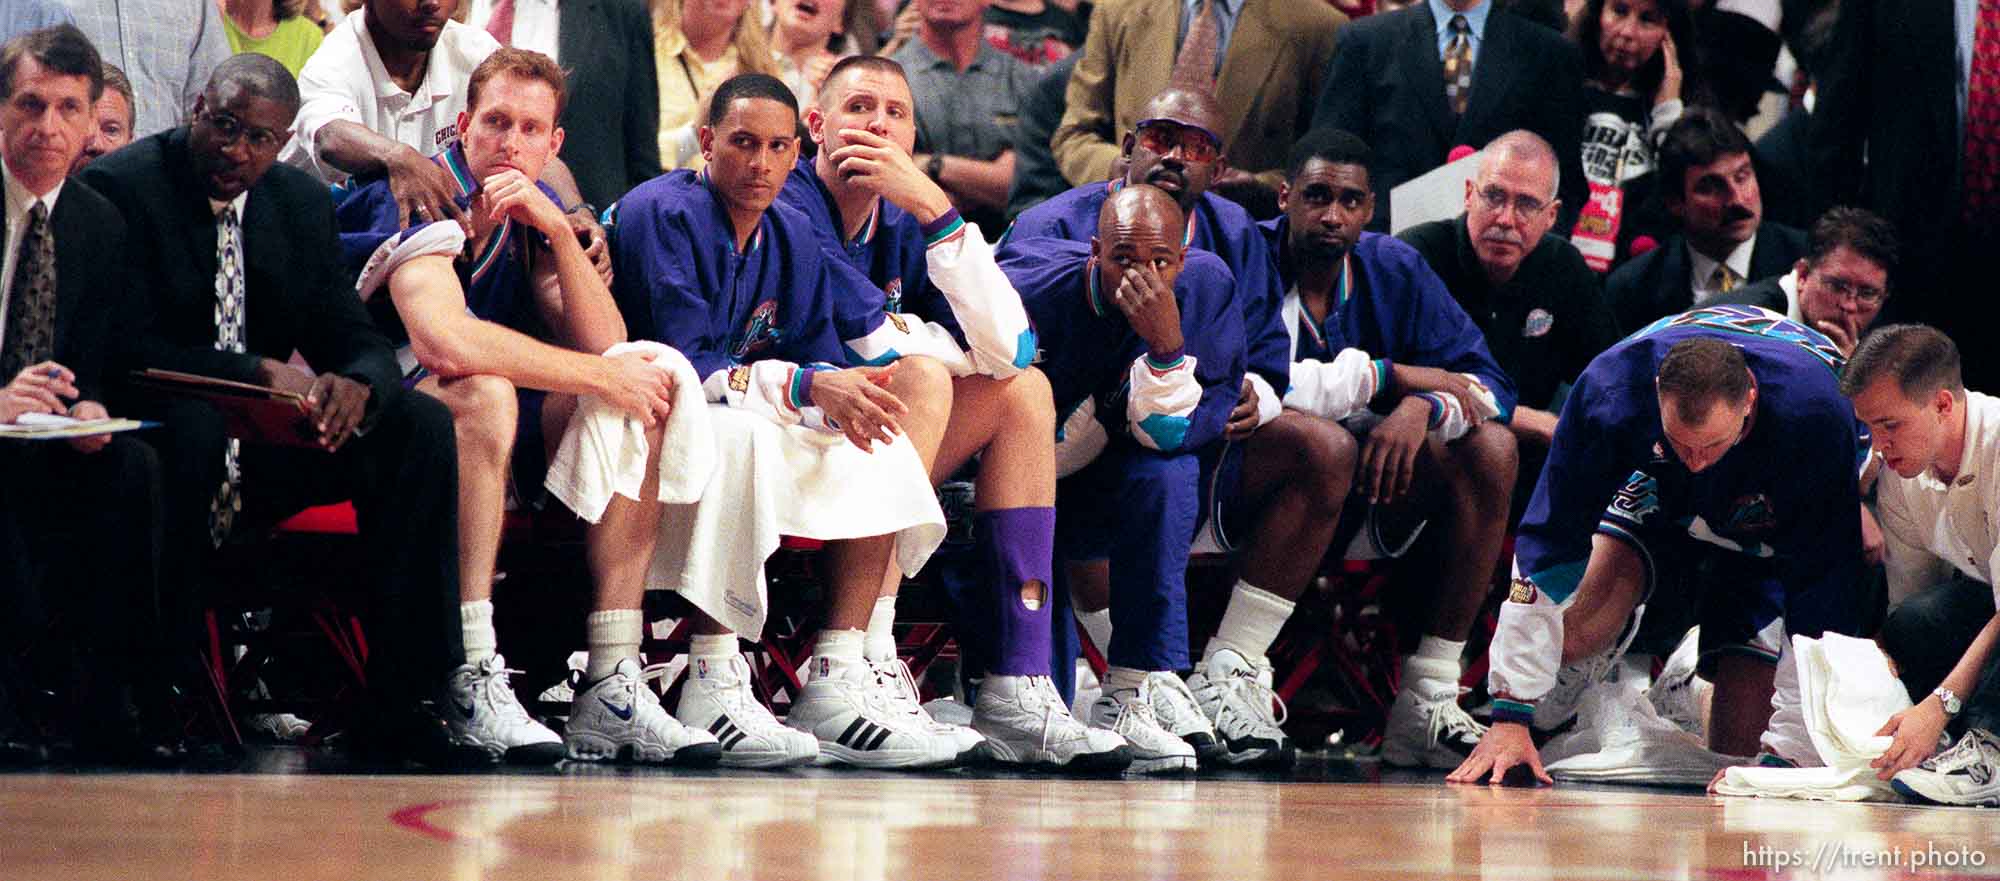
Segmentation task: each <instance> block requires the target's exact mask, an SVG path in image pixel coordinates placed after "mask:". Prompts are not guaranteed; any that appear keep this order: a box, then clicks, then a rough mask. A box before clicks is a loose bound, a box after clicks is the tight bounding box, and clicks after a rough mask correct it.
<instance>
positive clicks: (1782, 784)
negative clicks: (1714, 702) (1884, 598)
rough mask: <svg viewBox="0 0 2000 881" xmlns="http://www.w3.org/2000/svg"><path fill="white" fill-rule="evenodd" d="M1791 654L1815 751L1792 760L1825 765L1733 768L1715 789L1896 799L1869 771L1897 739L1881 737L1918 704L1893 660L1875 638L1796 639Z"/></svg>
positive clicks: (1825, 798) (1788, 795)
mask: <svg viewBox="0 0 2000 881" xmlns="http://www.w3.org/2000/svg"><path fill="white" fill-rule="evenodd" d="M1790 654H1791V655H1793V656H1795V657H1796V658H1797V661H1796V663H1797V667H1798V673H1797V678H1798V694H1799V710H1800V712H1801V713H1802V714H1803V716H1804V717H1805V723H1804V724H1805V729H1806V733H1807V735H1808V736H1809V737H1810V738H1811V744H1810V746H1811V749H1812V750H1813V752H1814V753H1815V754H1814V755H1812V756H1792V757H1790V758H1794V759H1795V760H1798V761H1800V762H1802V763H1808V764H1809V763H1811V762H1814V761H1816V762H1818V763H1819V764H1820V765H1822V767H1807V768H1731V769H1729V771H1728V773H1726V774H1724V775H1723V778H1722V780H1721V782H1719V783H1717V784H1716V787H1715V791H1716V792H1717V793H1718V794H1721V795H1741V796H1762V797H1766V798H1804V799H1814V800H1820V801H1886V800H1894V799H1895V798H1896V795H1895V790H1893V789H1891V788H1890V787H1889V784H1888V783H1887V782H1885V781H1882V780H1877V779H1875V769H1874V768H1870V767H1868V763H1869V762H1871V761H1874V760H1875V758H1876V757H1877V756H1880V755H1881V754H1882V753H1883V752H1884V751H1885V750H1887V749H1888V748H1889V744H1890V743H1891V742H1892V738H1889V737H1886V736H1882V737H1878V736H1876V734H1875V732H1876V731H1877V730H1880V729H1881V727H1882V723H1884V722H1886V721H1888V720H1889V717H1890V716H1893V715H1895V714H1896V713H1899V712H1902V711H1903V710H1905V709H1908V708H1909V706H1910V696H1909V693H1908V692H1907V691H1905V690H1904V688H1903V683H1902V682H1901V681H1899V680H1898V679H1897V678H1896V675H1895V673H1893V672H1892V671H1890V669H1889V661H1888V658H1887V657H1885V656H1884V655H1883V654H1882V650H1881V649H1880V648H1879V647H1877V646H1876V645H1875V643H1873V642H1871V641H1869V640H1865V639H1856V638H1854V637H1851V636H1841V635H1839V634H1834V633H1829V634H1827V635H1826V636H1824V637H1822V638H1820V639H1811V638H1808V637H1803V636H1795V637H1793V638H1792V651H1791V652H1790ZM1780 672H1781V674H1782V672H1783V671H1782V670H1781V671H1780ZM1774 702H1776V701H1774ZM1781 709H1782V708H1781ZM1767 739H1768V738H1767Z"/></svg>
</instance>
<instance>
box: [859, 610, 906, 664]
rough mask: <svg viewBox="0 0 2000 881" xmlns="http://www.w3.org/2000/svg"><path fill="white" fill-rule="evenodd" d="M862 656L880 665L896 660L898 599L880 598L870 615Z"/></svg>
mask: <svg viewBox="0 0 2000 881" xmlns="http://www.w3.org/2000/svg"><path fill="white" fill-rule="evenodd" d="M862 654H863V655H864V656H866V657H867V658H868V660H870V661H874V662H876V663H878V664H881V663H888V662H889V661H893V660H895V659H896V658H897V657H899V655H898V654H897V652H896V598H895V597H893V596H886V597H879V598H877V599H876V600H875V609H874V611H871V612H869V613H868V637H867V639H866V640H865V642H864V643H863V645H862Z"/></svg>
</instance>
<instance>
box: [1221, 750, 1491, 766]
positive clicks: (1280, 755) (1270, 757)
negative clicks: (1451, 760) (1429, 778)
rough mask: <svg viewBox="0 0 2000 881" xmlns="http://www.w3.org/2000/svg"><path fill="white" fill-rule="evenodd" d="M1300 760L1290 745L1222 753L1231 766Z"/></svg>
mask: <svg viewBox="0 0 2000 881" xmlns="http://www.w3.org/2000/svg"><path fill="white" fill-rule="evenodd" d="M1298 762H1299V751H1298V749H1297V748H1295V747H1290V746H1286V747H1278V748H1275V749H1274V748H1270V747H1261V748H1258V749H1254V750H1247V751H1243V752H1224V753H1223V755H1222V763H1223V764H1225V765H1228V766H1229V767H1231V768H1289V767H1292V766H1293V765H1296V764H1298ZM1452 767H1457V766H1456V765H1453V766H1452Z"/></svg>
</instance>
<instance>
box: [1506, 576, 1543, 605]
mask: <svg viewBox="0 0 2000 881" xmlns="http://www.w3.org/2000/svg"><path fill="white" fill-rule="evenodd" d="M1536 593H1537V592H1536V590H1535V583H1534V582H1532V581H1529V580H1528V579H1526V578H1516V579H1514V586H1513V587H1511V588H1508V590H1507V602H1510V603H1532V602H1534V601H1535V596H1536Z"/></svg>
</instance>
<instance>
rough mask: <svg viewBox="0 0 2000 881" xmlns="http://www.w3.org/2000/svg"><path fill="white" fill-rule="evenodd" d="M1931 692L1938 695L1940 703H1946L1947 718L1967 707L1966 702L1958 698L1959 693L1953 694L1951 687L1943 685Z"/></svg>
mask: <svg viewBox="0 0 2000 881" xmlns="http://www.w3.org/2000/svg"><path fill="white" fill-rule="evenodd" d="M1931 694H1934V695H1937V699H1938V703H1940V704H1943V705H1944V714H1945V716H1946V717H1947V718H1949V717H1952V716H1956V715H1958V711H1959V710H1962V709H1964V708H1965V704H1964V703H1963V702H1961V701H1960V700H1959V699H1958V695H1956V694H1953V693H1952V691H1951V689H1949V688H1946V687H1944V686H1942V685H1940V686H1938V687H1937V688H1936V689H1934V690H1932V691H1931Z"/></svg>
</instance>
